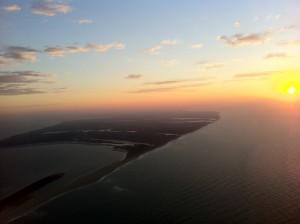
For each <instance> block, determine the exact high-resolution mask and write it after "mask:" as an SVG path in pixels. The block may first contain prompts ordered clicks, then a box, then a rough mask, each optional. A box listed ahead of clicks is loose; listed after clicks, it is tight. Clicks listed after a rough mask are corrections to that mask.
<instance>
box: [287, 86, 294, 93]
mask: <svg viewBox="0 0 300 224" xmlns="http://www.w3.org/2000/svg"><path fill="white" fill-rule="evenodd" d="M287 92H288V94H290V95H294V94H295V93H296V88H295V87H294V86H290V87H289V88H288V89H287Z"/></svg>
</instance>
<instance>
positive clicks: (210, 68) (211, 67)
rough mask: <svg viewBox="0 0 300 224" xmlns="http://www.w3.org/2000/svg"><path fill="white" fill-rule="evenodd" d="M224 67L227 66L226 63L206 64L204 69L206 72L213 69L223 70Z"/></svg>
mask: <svg viewBox="0 0 300 224" xmlns="http://www.w3.org/2000/svg"><path fill="white" fill-rule="evenodd" d="M224 66H225V63H223V62H218V63H208V64H205V66H204V67H203V69H204V70H213V69H218V68H222V67H224Z"/></svg>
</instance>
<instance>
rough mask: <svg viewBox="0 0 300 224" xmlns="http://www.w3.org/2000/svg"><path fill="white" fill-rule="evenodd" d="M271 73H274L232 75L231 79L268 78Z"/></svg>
mask: <svg viewBox="0 0 300 224" xmlns="http://www.w3.org/2000/svg"><path fill="white" fill-rule="evenodd" d="M273 73H274V72H254V73H243V74H237V75H234V76H233V77H235V78H249V77H264V76H269V75H271V74H273Z"/></svg>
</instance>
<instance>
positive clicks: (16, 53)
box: [0, 46, 40, 66]
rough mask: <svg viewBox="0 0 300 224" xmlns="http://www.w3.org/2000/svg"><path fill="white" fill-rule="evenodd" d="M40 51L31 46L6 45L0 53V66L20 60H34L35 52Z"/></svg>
mask: <svg viewBox="0 0 300 224" xmlns="http://www.w3.org/2000/svg"><path fill="white" fill-rule="evenodd" d="M39 52H40V51H39V50H37V49H33V48H27V47H19V46H8V47H6V48H5V49H4V52H3V53H2V54H0V66H5V65H11V64H15V63H17V62H22V61H31V62H34V61H35V60H36V53H39Z"/></svg>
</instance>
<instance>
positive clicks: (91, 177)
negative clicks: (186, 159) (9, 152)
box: [0, 114, 219, 223]
mask: <svg viewBox="0 0 300 224" xmlns="http://www.w3.org/2000/svg"><path fill="white" fill-rule="evenodd" d="M205 115H206V117H207V114H205ZM213 115H215V116H210V118H211V117H213V118H217V119H215V120H212V121H210V122H198V123H192V124H191V123H188V125H187V124H186V123H180V124H178V123H174V124H169V123H167V124H161V123H159V128H160V129H162V132H164V133H170V131H169V130H172V131H174V132H175V133H176V135H163V136H161V135H158V136H159V137H157V138H155V137H156V135H155V133H154V134H152V132H153V131H152V129H153V124H152V123H153V122H151V123H146V127H143V126H142V127H143V128H144V129H142V131H146V132H145V133H146V134H144V135H143V133H141V134H140V133H138V135H137V134H136V133H130V134H131V135H129V136H130V137H132V136H133V138H134V137H135V139H138V140H140V139H142V140H140V141H135V142H140V144H139V143H137V144H135V145H133V146H115V147H109V146H108V147H109V148H111V149H112V150H122V151H123V152H126V155H125V158H123V159H122V160H120V161H118V162H114V163H111V164H109V165H106V166H104V167H101V168H99V169H97V170H95V171H92V172H90V173H87V174H85V175H82V176H79V177H77V178H75V179H73V180H71V181H70V182H68V183H66V184H65V185H63V186H61V187H59V188H56V189H54V190H53V191H52V192H50V193H48V194H46V195H38V192H39V189H37V190H36V191H34V192H30V193H29V194H28V195H26V194H25V195H22V190H21V194H20V193H19V192H20V191H18V192H16V193H14V194H13V195H10V196H8V197H6V198H10V197H14V195H18V193H19V194H20V196H22V197H25V198H26V196H29V197H30V195H33V194H34V193H35V194H37V195H35V197H34V198H33V197H32V198H29V200H27V201H24V202H23V203H22V204H20V205H19V206H13V205H12V206H11V207H10V209H5V210H4V211H0V220H1V221H3V222H4V223H8V222H11V221H12V220H15V219H18V217H22V216H24V215H26V214H27V213H29V212H31V211H33V210H35V209H37V208H38V207H40V206H42V205H43V204H45V203H47V202H49V201H51V200H53V199H55V198H56V197H59V196H61V195H63V194H66V193H69V192H71V191H74V190H78V189H80V188H82V187H85V186H87V185H90V184H92V183H96V182H99V181H101V180H103V179H104V178H105V177H106V176H108V175H110V174H111V173H113V172H114V171H116V170H117V169H119V168H120V167H122V166H124V165H126V164H128V163H130V162H132V161H134V160H135V159H138V158H139V157H140V156H142V155H144V154H145V153H147V152H150V151H154V150H156V149H158V148H161V147H162V146H164V145H167V144H168V143H170V142H173V141H175V140H177V139H179V138H181V137H182V136H184V135H187V134H190V133H192V132H195V131H198V130H199V129H201V128H203V127H205V126H207V125H208V124H211V123H214V122H216V121H217V120H218V118H219V117H218V115H217V117H216V114H213ZM197 119H199V118H197ZM201 119H203V115H202V116H201ZM159 121H161V120H159ZM142 125H144V123H142ZM147 125H148V126H149V127H150V130H151V131H152V132H147V128H148V127H147ZM154 125H156V124H155V123H154ZM164 125H165V126H164ZM154 127H156V126H154ZM164 127H166V128H165V129H166V130H167V131H164ZM41 130H42V131H43V130H44V129H40V130H38V131H41ZM38 131H33V133H37V132H38ZM162 132H159V133H162ZM31 133H32V132H29V133H26V134H24V135H25V137H26V135H28V134H29V136H30V134H31ZM127 134H128V133H127ZM151 136H152V137H151ZM17 137H20V135H18V136H17ZM22 138H23V139H24V137H23V136H22V135H21V139H22ZM12 139H14V136H13V138H12ZM25 139H26V138H25ZM145 139H146V140H147V141H145ZM88 140H89V139H88ZM116 140H118V139H116ZM122 140H123V141H124V139H122ZM129 140H131V139H129ZM143 140H144V141H143ZM6 141H7V139H6ZM4 142H5V141H4ZM66 142H68V141H63V142H59V141H55V143H66ZM26 143H27V144H25V145H24V146H29V145H39V144H45V145H48V143H50V145H51V144H52V143H54V142H44V143H41V142H38V143H37V144H36V143H35V142H33V143H30V142H28V141H26ZM71 144H87V145H89V144H92V145H102V146H103V144H101V143H98V142H89V141H85V142H84V141H79V143H77V142H71ZM0 145H1V141H0ZM8 145H9V146H11V144H10V143H9V142H8ZM17 145H19V142H18V143H17ZM2 148H3V144H2ZM33 184H34V183H33ZM31 185H32V184H31ZM31 185H29V186H31ZM25 193H26V192H25ZM0 203H1V202H0ZM12 204H13V203H12Z"/></svg>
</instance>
